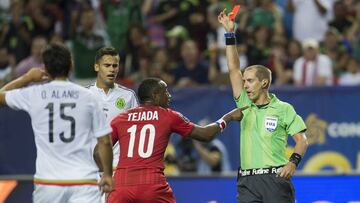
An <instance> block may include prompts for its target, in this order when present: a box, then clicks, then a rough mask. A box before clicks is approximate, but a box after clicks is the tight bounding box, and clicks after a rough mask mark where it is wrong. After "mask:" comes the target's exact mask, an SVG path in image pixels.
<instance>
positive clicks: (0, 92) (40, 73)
mask: <svg viewBox="0 0 360 203" xmlns="http://www.w3.org/2000/svg"><path fill="white" fill-rule="evenodd" d="M48 79H49V77H48V74H47V73H46V72H45V71H44V70H43V69H40V68H32V69H30V70H29V71H28V72H27V73H25V74H24V75H23V76H21V77H19V78H17V79H15V80H13V81H11V82H9V83H8V84H6V85H5V86H4V87H2V88H1V89H0V106H3V105H6V101H5V91H9V90H13V89H18V88H22V87H25V86H27V85H28V84H30V83H32V82H41V81H45V80H48Z"/></svg>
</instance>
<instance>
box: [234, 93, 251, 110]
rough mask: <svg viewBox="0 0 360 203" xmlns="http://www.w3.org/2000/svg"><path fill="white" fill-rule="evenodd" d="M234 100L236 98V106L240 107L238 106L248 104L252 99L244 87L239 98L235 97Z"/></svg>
mask: <svg viewBox="0 0 360 203" xmlns="http://www.w3.org/2000/svg"><path fill="white" fill-rule="evenodd" d="M234 100H235V103H236V107H238V108H241V107H244V106H248V105H250V104H251V100H250V99H249V97H248V96H247V94H246V91H245V89H242V90H241V94H240V97H239V98H234Z"/></svg>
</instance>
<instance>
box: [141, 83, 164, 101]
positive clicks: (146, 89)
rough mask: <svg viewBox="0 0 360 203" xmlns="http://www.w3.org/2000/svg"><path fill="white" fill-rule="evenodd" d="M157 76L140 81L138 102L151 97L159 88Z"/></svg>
mask: <svg viewBox="0 0 360 203" xmlns="http://www.w3.org/2000/svg"><path fill="white" fill-rule="evenodd" d="M160 81H161V80H160V79H159V78H147V79H145V80H143V81H142V82H141V84H140V85H139V88H138V97H139V100H140V104H143V103H144V102H145V101H149V100H152V99H153V94H154V93H156V92H157V91H158V90H159V89H160V84H159V83H160Z"/></svg>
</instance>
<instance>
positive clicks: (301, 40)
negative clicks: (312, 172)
mask: <svg viewBox="0 0 360 203" xmlns="http://www.w3.org/2000/svg"><path fill="white" fill-rule="evenodd" d="M235 4H240V5H241V8H240V11H239V14H238V16H237V17H236V19H235V21H236V22H237V29H236V36H237V43H238V50H239V53H240V55H239V58H240V60H241V67H242V68H243V67H246V66H249V65H254V64H262V65H265V66H267V67H269V68H270V69H271V70H272V72H273V84H274V85H300V86H314V85H359V84H360V64H359V59H360V37H359V36H360V35H359V34H360V32H359V31H360V29H359V25H360V24H359V23H360V2H359V1H356V0H251V1H250V0H233V1H230V0H223V1H222V0H146V1H145V0H102V1H98V0H31V1H30V0H2V1H1V3H0V13H1V14H0V86H2V85H3V84H4V83H6V82H8V81H9V80H11V79H13V78H16V77H19V76H20V75H22V74H23V73H25V72H26V71H27V70H28V69H29V68H30V67H34V66H42V61H41V56H40V53H41V48H42V47H43V46H45V45H46V44H47V43H49V42H61V43H65V44H67V45H68V46H69V47H70V48H71V50H72V53H73V56H74V71H73V74H72V78H73V80H74V81H75V82H78V83H80V84H84V85H85V84H86V83H90V82H92V81H93V80H94V78H95V76H96V74H95V71H94V70H93V64H94V56H95V52H96V51H97V50H98V49H99V48H100V47H103V46H107V45H111V46H113V47H115V48H116V49H117V50H118V51H119V54H120V56H121V71H120V74H119V76H118V81H119V83H121V84H123V85H125V86H128V87H135V86H136V85H137V84H138V83H139V82H140V81H141V80H142V79H144V78H146V77H149V76H155V77H160V78H162V79H163V80H164V81H165V82H167V83H168V84H169V85H170V86H176V87H189V86H190V87H191V86H197V85H207V84H212V85H227V84H228V75H227V67H226V58H225V42H224V41H225V40H224V35H223V34H224V32H225V30H224V29H223V28H222V27H221V26H220V24H219V23H218V21H217V15H218V14H219V12H220V11H222V10H223V9H224V8H227V11H228V12H230V11H231V9H232V7H233V6H234V5H235Z"/></svg>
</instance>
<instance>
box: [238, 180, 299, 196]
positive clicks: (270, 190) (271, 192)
mask: <svg viewBox="0 0 360 203" xmlns="http://www.w3.org/2000/svg"><path fill="white" fill-rule="evenodd" d="M237 202H238V203H250V202H251V203H255V202H256V203H260V202H261V203H294V202H295V190H294V186H293V184H292V183H291V180H287V179H285V178H282V177H276V174H260V175H248V176H238V181H237Z"/></svg>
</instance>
